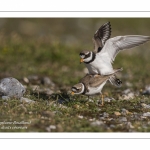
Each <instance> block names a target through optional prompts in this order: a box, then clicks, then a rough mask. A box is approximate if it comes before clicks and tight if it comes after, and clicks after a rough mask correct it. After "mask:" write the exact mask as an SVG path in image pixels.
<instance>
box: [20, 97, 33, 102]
mask: <svg viewBox="0 0 150 150" xmlns="http://www.w3.org/2000/svg"><path fill="white" fill-rule="evenodd" d="M20 102H23V103H24V102H25V103H35V101H33V100H31V99H28V98H25V97H21V98H20Z"/></svg>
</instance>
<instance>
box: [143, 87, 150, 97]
mask: <svg viewBox="0 0 150 150" xmlns="http://www.w3.org/2000/svg"><path fill="white" fill-rule="evenodd" d="M142 94H144V95H150V85H146V86H145V90H143V92H142Z"/></svg>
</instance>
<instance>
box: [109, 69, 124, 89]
mask: <svg viewBox="0 0 150 150" xmlns="http://www.w3.org/2000/svg"><path fill="white" fill-rule="evenodd" d="M122 70H123V69H122V68H119V69H116V70H114V73H112V74H111V75H110V77H109V81H110V83H111V84H112V85H114V86H117V87H120V86H121V85H122V81H121V80H120V79H118V78H117V77H116V73H117V72H119V71H122Z"/></svg>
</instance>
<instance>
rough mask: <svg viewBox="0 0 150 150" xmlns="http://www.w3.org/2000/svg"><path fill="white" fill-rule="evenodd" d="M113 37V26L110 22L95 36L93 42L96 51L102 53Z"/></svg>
mask: <svg viewBox="0 0 150 150" xmlns="http://www.w3.org/2000/svg"><path fill="white" fill-rule="evenodd" d="M110 36H111V25H110V22H107V23H105V24H103V25H102V26H101V27H100V28H99V29H98V30H97V31H96V32H95V34H94V38H93V42H94V51H95V52H99V51H101V49H102V47H103V46H104V44H105V42H106V41H107V40H108V39H109V38H110Z"/></svg>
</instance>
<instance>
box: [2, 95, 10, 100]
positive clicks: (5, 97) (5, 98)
mask: <svg viewBox="0 0 150 150" xmlns="http://www.w3.org/2000/svg"><path fill="white" fill-rule="evenodd" d="M2 99H3V100H10V97H9V96H2Z"/></svg>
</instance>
